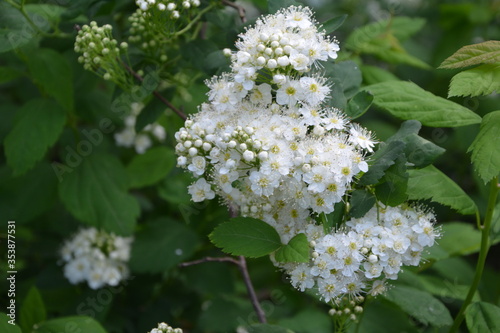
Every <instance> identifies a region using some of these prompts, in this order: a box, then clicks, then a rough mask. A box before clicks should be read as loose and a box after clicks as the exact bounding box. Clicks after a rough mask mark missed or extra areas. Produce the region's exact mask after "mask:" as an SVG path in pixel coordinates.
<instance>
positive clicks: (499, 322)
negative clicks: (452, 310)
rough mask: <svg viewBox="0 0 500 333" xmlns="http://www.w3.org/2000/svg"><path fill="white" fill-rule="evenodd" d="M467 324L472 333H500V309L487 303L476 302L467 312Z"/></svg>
mask: <svg viewBox="0 0 500 333" xmlns="http://www.w3.org/2000/svg"><path fill="white" fill-rule="evenodd" d="M465 322H466V323H467V328H468V329H469V332H471V333H495V332H498V331H500V308H499V307H498V306H496V305H494V304H490V303H486V302H475V303H472V304H471V305H469V306H468V307H467V310H466V311H465Z"/></svg>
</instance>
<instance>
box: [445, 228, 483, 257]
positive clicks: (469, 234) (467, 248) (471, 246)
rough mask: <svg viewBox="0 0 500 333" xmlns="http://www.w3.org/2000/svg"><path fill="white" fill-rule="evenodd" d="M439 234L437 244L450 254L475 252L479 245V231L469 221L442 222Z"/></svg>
mask: <svg viewBox="0 0 500 333" xmlns="http://www.w3.org/2000/svg"><path fill="white" fill-rule="evenodd" d="M441 234H442V235H443V237H442V238H441V239H440V240H439V246H440V247H441V248H442V249H443V250H445V251H446V252H448V253H449V254H450V255H467V254H471V253H475V252H477V251H479V248H480V247H481V232H480V231H479V230H477V229H476V228H475V227H474V225H472V224H470V223H463V222H448V223H444V224H443V225H442V232H441Z"/></svg>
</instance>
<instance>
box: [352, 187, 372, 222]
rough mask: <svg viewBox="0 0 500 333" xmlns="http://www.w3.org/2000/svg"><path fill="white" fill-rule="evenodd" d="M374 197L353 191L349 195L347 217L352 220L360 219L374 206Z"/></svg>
mask: <svg viewBox="0 0 500 333" xmlns="http://www.w3.org/2000/svg"><path fill="white" fill-rule="evenodd" d="M375 201H376V199H375V196H374V195H373V194H371V193H370V192H368V191H366V190H364V189H360V190H355V191H354V192H352V194H351V200H350V204H351V209H350V210H349V215H351V217H354V218H361V217H363V216H365V214H366V213H367V212H368V211H369V210H370V209H371V208H372V207H373V205H374V204H375Z"/></svg>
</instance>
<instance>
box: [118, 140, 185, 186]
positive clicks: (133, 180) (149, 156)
mask: <svg viewBox="0 0 500 333" xmlns="http://www.w3.org/2000/svg"><path fill="white" fill-rule="evenodd" d="M174 165H175V153H174V151H173V150H172V149H170V148H167V147H164V146H159V147H154V148H151V149H149V150H148V151H146V152H145V153H144V154H142V155H136V156H135V157H134V158H133V159H132V161H130V163H129V165H127V173H128V176H129V180H130V187H131V188H140V187H144V186H147V185H152V184H154V183H156V182H158V181H159V180H161V179H163V178H164V177H165V176H166V175H167V174H168V173H169V172H170V170H172V168H173V167H174Z"/></svg>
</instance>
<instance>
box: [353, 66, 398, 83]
mask: <svg viewBox="0 0 500 333" xmlns="http://www.w3.org/2000/svg"><path fill="white" fill-rule="evenodd" d="M361 73H362V74H363V80H364V82H365V83H366V84H367V85H369V84H375V83H380V82H384V81H393V80H394V81H399V79H398V77H397V76H395V75H394V74H392V73H391V72H389V71H387V70H385V69H382V68H380V67H376V66H370V65H363V66H361Z"/></svg>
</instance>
